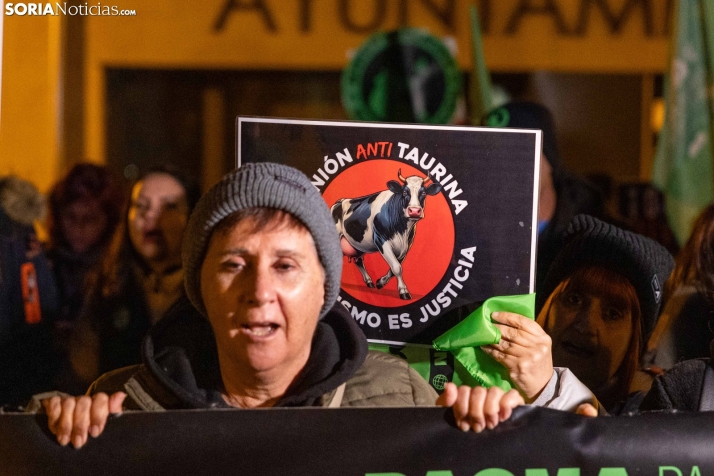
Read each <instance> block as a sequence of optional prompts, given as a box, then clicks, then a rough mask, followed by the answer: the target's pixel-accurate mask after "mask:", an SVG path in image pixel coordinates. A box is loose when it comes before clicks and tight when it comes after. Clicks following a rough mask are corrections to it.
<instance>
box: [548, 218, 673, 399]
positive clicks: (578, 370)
mask: <svg viewBox="0 0 714 476" xmlns="http://www.w3.org/2000/svg"><path fill="white" fill-rule="evenodd" d="M673 267H674V260H673V258H672V256H671V255H670V254H669V252H668V251H667V249H666V248H664V247H663V246H662V245H660V244H659V243H657V242H655V241H654V240H651V239H649V238H646V237H644V236H642V235H638V234H635V233H631V232H628V231H624V230H621V229H620V228H617V227H615V226H614V225H611V224H608V223H605V222H602V221H600V220H598V219H596V218H593V217H591V216H588V215H578V216H576V217H575V218H573V220H572V221H571V223H570V226H569V227H568V230H567V233H566V236H565V241H564V247H563V248H562V250H561V251H560V253H559V254H558V255H557V256H556V258H555V260H554V261H553V264H552V265H551V267H550V269H549V271H548V274H547V277H546V280H545V283H544V286H543V289H544V293H543V294H541V295H540V296H538V300H539V302H538V304H539V306H538V307H539V308H540V312H539V314H538V317H537V322H538V323H539V324H540V325H541V326H543V328H544V329H545V331H546V332H547V333H548V334H549V335H550V337H551V338H552V349H553V350H552V355H553V363H554V364H555V365H556V366H563V367H568V368H569V369H570V370H572V372H573V373H574V374H575V375H576V376H577V377H578V378H579V379H580V380H581V381H582V382H583V383H584V384H585V385H587V386H588V388H590V389H591V390H593V392H594V393H595V396H596V397H597V398H598V400H599V401H600V402H601V403H602V404H603V406H604V407H605V408H606V409H607V410H608V411H610V412H613V411H614V412H616V413H617V412H619V411H622V410H623V408H621V406H620V405H617V404H618V403H619V402H622V401H623V400H624V399H625V398H626V397H627V396H628V394H629V393H630V392H631V391H634V390H640V389H641V387H642V385H640V384H638V383H637V382H636V380H637V379H635V376H636V375H638V372H637V370H638V365H639V361H640V358H641V357H642V353H643V351H644V346H643V343H644V342H646V341H647V338H648V337H649V335H650V334H651V333H652V330H653V329H654V327H655V324H656V322H657V318H658V316H659V309H660V305H661V303H662V289H663V284H664V282H665V281H666V280H667V279H668V277H669V274H670V273H671V272H672V269H673ZM642 376H643V377H644V375H642ZM647 383H649V382H645V385H644V387H647V386H648V385H647ZM638 402H639V400H637V399H635V400H633V401H630V402H629V403H628V405H636V404H637V403H638ZM624 410H627V409H624Z"/></svg>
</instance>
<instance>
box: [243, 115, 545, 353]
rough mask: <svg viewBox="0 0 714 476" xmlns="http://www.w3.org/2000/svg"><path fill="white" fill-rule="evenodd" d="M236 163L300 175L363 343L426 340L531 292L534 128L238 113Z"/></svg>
mask: <svg viewBox="0 0 714 476" xmlns="http://www.w3.org/2000/svg"><path fill="white" fill-rule="evenodd" d="M236 127H237V140H236V148H237V150H236V153H237V160H238V165H239V166H240V164H241V163H242V162H260V161H271V162H281V163H286V164H288V165H291V166H293V167H296V168H298V169H300V170H301V171H302V172H304V173H305V174H306V175H307V176H308V177H309V178H310V179H311V182H312V184H313V185H314V186H315V187H316V188H317V189H318V190H319V191H320V192H321V193H322V195H323V197H324V199H325V201H326V202H327V204H328V206H329V207H330V209H331V212H332V215H333V218H334V220H335V224H336V227H337V230H338V232H339V234H340V237H341V244H342V251H343V254H344V271H343V276H342V289H341V293H340V298H339V301H340V302H341V303H342V305H344V306H345V308H347V309H348V310H349V311H350V313H351V314H352V316H353V317H354V318H355V320H356V321H357V322H358V323H359V324H360V326H361V327H362V329H363V330H364V332H365V334H366V336H367V338H368V339H369V340H370V341H371V342H376V343H383V344H390V345H395V344H403V343H413V344H414V343H416V344H427V345H430V344H431V343H432V341H433V340H434V339H435V338H436V337H438V336H439V335H441V334H442V333H444V332H445V331H447V330H448V329H450V328H452V327H453V326H454V325H455V324H457V323H458V322H460V321H461V320H462V319H463V318H464V317H465V316H466V314H468V311H471V310H473V309H474V308H475V307H476V306H477V305H479V304H481V303H482V302H483V301H485V300H486V299H488V298H490V297H493V296H505V295H518V294H528V293H531V292H533V286H534V268H535V243H536V241H535V240H536V228H537V227H536V219H537V192H538V174H539V164H540V150H541V132H540V131H535V130H515V129H493V128H475V127H461V126H427V125H410V124H381V123H361V122H326V121H303V120H287V119H274V118H252V117H239V118H238V120H237V125H236Z"/></svg>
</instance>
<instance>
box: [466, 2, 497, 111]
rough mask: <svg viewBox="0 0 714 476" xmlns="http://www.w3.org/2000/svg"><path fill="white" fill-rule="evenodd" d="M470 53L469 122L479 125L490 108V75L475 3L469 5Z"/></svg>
mask: <svg viewBox="0 0 714 476" xmlns="http://www.w3.org/2000/svg"><path fill="white" fill-rule="evenodd" d="M469 13H470V14H471V54H472V61H473V71H472V74H471V84H470V88H469V89H470V91H469V92H470V103H471V104H470V105H471V123H472V124H474V125H480V124H481V119H482V118H483V116H485V115H486V113H487V112H488V111H490V110H491V106H492V99H491V77H490V76H489V73H488V69H487V68H486V60H485V59H484V56H483V43H482V41H481V22H480V21H479V15H478V11H477V10H476V5H471V7H470V9H469Z"/></svg>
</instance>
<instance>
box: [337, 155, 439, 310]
mask: <svg viewBox="0 0 714 476" xmlns="http://www.w3.org/2000/svg"><path fill="white" fill-rule="evenodd" d="M397 176H398V177H399V182H397V181H396V180H390V181H389V182H387V190H383V191H381V192H376V193H373V194H370V195H365V196H363V197H359V198H341V199H339V200H337V202H335V204H334V205H332V207H331V211H332V217H333V218H334V220H335V225H336V226H337V232H338V233H339V234H340V244H341V245H342V253H343V254H344V255H345V256H347V257H348V258H349V259H350V260H354V262H355V264H356V265H357V268H358V269H359V271H360V273H362V278H363V279H364V282H365V284H366V285H367V287H368V288H373V287H375V285H374V283H373V282H372V278H370V276H369V273H367V270H366V269H365V267H364V259H363V256H364V255H365V254H367V253H374V252H377V251H379V253H380V254H381V255H382V257H383V258H384V260H385V261H386V262H387V264H388V265H389V271H387V274H385V275H384V276H382V277H381V278H379V280H377V286H376V287H377V288H378V289H381V288H383V287H384V286H385V285H386V284H387V283H388V282H389V280H390V279H392V277H393V276H396V277H397V286H398V289H399V297H400V298H402V299H406V300H408V299H411V294H409V290H408V289H407V285H406V284H405V283H404V278H403V277H402V262H403V261H404V258H406V256H407V253H408V252H409V249H410V248H411V246H412V243H413V242H414V236H415V234H416V224H417V222H418V221H419V220H421V219H422V218H424V202H425V201H426V196H427V195H436V194H437V193H439V192H440V191H441V185H440V184H438V183H433V182H432V180H431V176H430V175H427V176H426V178H422V177H418V176H416V175H412V176H411V177H407V178H404V177H402V171H401V169H400V170H399V172H398V173H397Z"/></svg>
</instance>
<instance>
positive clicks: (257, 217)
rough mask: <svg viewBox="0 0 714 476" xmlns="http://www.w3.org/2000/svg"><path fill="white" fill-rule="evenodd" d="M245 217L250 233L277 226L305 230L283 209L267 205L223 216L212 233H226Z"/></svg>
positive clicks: (298, 221) (302, 225) (305, 228)
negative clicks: (248, 222)
mask: <svg viewBox="0 0 714 476" xmlns="http://www.w3.org/2000/svg"><path fill="white" fill-rule="evenodd" d="M246 219H250V220H251V223H252V227H251V229H250V230H249V231H250V233H258V232H260V231H264V230H265V231H270V230H274V229H277V228H279V227H286V228H288V229H303V230H307V227H306V226H305V225H304V224H303V223H302V222H301V221H300V220H298V219H297V218H295V217H294V216H292V215H291V214H290V213H288V212H286V211H284V210H279V209H277V208H269V207H251V208H244V209H242V210H238V211H237V212H234V213H231V214H230V215H228V216H227V217H225V218H224V219H223V220H221V221H220V222H218V224H217V225H216V227H215V228H214V229H213V233H214V234H225V233H228V232H229V231H230V230H231V229H232V228H233V227H235V226H236V225H237V224H238V223H240V222H242V221H243V220H246Z"/></svg>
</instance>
